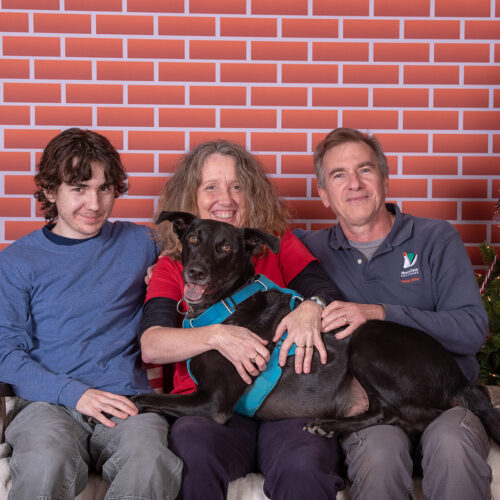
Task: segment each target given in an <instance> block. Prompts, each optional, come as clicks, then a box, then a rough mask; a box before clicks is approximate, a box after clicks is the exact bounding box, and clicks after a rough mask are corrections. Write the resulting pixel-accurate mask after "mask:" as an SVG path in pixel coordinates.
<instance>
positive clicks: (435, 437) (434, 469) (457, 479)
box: [342, 407, 491, 500]
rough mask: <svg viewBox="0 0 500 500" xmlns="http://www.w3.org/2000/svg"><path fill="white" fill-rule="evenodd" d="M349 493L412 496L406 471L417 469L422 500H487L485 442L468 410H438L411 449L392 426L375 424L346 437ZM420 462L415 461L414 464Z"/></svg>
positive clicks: (374, 498)
mask: <svg viewBox="0 0 500 500" xmlns="http://www.w3.org/2000/svg"><path fill="white" fill-rule="evenodd" d="M342 447H343V448H344V451H345V453H346V463H347V466H348V477H349V479H350V481H351V482H352V486H351V490H350V492H349V496H350V498H352V499H354V500H365V499H370V500H387V499H391V500H400V499H401V500H408V499H409V498H413V479H412V473H413V471H414V460H413V459H414V458H415V462H416V463H415V466H416V467H415V468H418V469H419V468H420V467H419V465H421V469H422V473H423V479H422V490H423V493H424V496H425V498H426V499H428V500H487V499H489V498H490V497H491V493H490V482H491V468H490V466H489V465H488V463H487V457H488V452H489V448H490V441H489V438H488V436H487V434H486V431H485V430H484V427H483V425H482V424H481V422H480V420H479V419H478V418H477V417H476V416H475V415H474V414H473V413H472V412H470V411H469V410H466V409H465V408H461V407H455V408H452V409H450V410H447V411H445V412H443V413H442V414H441V415H440V416H439V417H437V418H436V419H435V420H433V421H432V422H431V423H430V424H429V425H428V426H427V428H426V429H425V431H424V433H423V434H422V437H421V439H420V442H419V443H418V445H417V446H416V448H415V449H413V448H412V443H411V442H410V439H409V438H408V436H407V435H406V434H405V433H404V432H403V431H402V430H401V429H400V428H399V427H395V426H392V425H375V426H373V427H367V428H366V429H362V430H361V431H359V432H354V433H352V434H350V435H348V436H347V437H346V438H345V439H344V440H343V441H342ZM417 462H420V463H417Z"/></svg>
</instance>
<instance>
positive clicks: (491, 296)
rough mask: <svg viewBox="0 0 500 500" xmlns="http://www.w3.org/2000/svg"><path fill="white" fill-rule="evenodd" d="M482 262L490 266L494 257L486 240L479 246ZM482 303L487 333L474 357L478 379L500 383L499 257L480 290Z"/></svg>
mask: <svg viewBox="0 0 500 500" xmlns="http://www.w3.org/2000/svg"><path fill="white" fill-rule="evenodd" d="M479 250H480V251H481V257H482V259H483V262H484V264H485V265H486V266H487V267H488V270H489V269H490V268H491V265H492V264H493V261H494V259H495V249H494V248H493V247H492V246H490V245H489V244H488V243H487V242H484V243H481V245H480V246H479ZM486 276H487V272H485V273H484V274H483V275H482V276H479V277H478V284H479V286H481V285H482V284H483V282H484V280H485V279H486ZM482 298H483V304H484V307H485V309H486V312H487V313H488V320H489V334H488V337H487V339H486V342H485V343H484V345H483V347H482V348H481V350H480V351H479V352H478V353H477V355H476V357H477V360H478V361H479V370H480V371H479V380H480V381H481V382H482V383H483V384H489V385H500V258H498V257H497V262H496V264H495V266H494V267H493V269H492V270H491V274H490V275H489V277H488V280H487V282H486V284H485V286H484V290H483V291H482Z"/></svg>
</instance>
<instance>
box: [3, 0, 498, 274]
mask: <svg viewBox="0 0 500 500" xmlns="http://www.w3.org/2000/svg"><path fill="white" fill-rule="evenodd" d="M0 2H1V11H0V28H1V31H2V40H1V46H0V50H1V54H2V58H1V59H0V78H1V87H0V100H1V102H0V248H3V247H5V246H6V245H8V244H9V242H12V241H13V240H15V239H17V238H19V237H20V236H22V235H23V234H25V233H27V232H29V231H31V230H33V229H34V228H38V227H40V226H41V225H42V224H43V219H42V218H41V217H40V214H39V212H38V211H37V207H36V204H35V201H34V199H33V197H32V193H33V184H32V176H33V173H34V172H35V165H36V163H37V161H38V159H39V156H40V153H41V150H42V149H43V147H44V146H45V144H46V143H47V142H48V141H49V139H50V138H51V137H53V136H54V135H56V134H57V133H58V132H59V131H61V130H62V129H64V128H67V127H70V126H79V127H85V128H91V129H93V130H96V131H99V132H101V133H103V134H104V135H106V136H107V137H108V138H110V140H111V141H112V142H113V144H114V145H115V146H116V147H117V149H118V150H119V151H120V153H121V154H122V156H123V159H124V163H125V165H126V167H127V170H128V172H129V174H130V189H129V194H128V196H126V197H124V198H123V199H120V200H118V201H117V203H116V206H115V210H114V213H113V216H114V217H119V218H125V219H131V220H135V221H137V222H143V223H149V222H150V221H151V218H152V214H153V211H154V208H155V201H156V198H155V197H156V195H157V194H158V192H159V190H160V188H161V186H162V185H163V183H164V181H165V179H166V178H168V175H169V173H170V172H171V171H172V169H173V168H175V162H176V160H177V159H178V157H179V156H180V155H181V154H182V153H183V152H184V151H186V150H187V149H189V148H190V147H192V146H193V145H195V144H196V143H198V142H200V141H203V140H205V139H210V138H214V137H224V138H227V139H230V140H234V141H237V142H240V143H242V144H244V145H245V146H247V147H248V148H249V149H250V150H251V151H253V152H254V153H256V154H257V155H258V156H259V157H260V159H261V160H262V162H263V164H264V165H265V168H266V170H267V172H268V173H269V175H270V176H271V177H272V178H273V181H274V182H275V183H276V185H277V186H278V188H279V190H280V192H281V194H282V196H284V197H285V198H286V199H287V200H289V203H290V205H291V207H292V209H293V211H294V215H295V222H296V223H297V224H300V225H302V226H307V227H312V228H317V227H321V226H324V225H325V224H329V223H331V222H333V220H332V218H331V217H332V215H331V213H330V212H329V211H328V210H325V209H324V208H323V206H322V204H321V203H320V201H319V198H318V195H317V192H316V183H315V179H314V174H313V170H312V161H311V154H312V151H313V149H314V146H315V144H316V143H317V142H318V141H319V140H320V139H321V138H322V137H323V136H324V135H325V133H326V132H328V131H329V130H331V129H333V128H335V127H337V126H348V127H355V128H360V129H363V130H367V131H370V132H373V133H375V134H376V135H377V136H378V138H379V139H380V140H381V142H382V145H383V146H384V149H385V151H386V152H387V154H388V157H389V161H390V168H391V181H390V199H391V200H393V201H395V202H397V203H398V204H399V205H400V206H401V208H402V209H403V210H405V211H410V212H412V213H415V214H418V215H423V216H429V217H439V218H443V219H447V220H449V221H451V222H452V223H453V224H454V225H455V227H456V228H457V229H458V230H459V231H460V234H461V235H462V238H463V240H464V242H465V244H466V245H467V248H468V250H469V252H470V255H471V258H472V261H473V263H474V264H479V263H480V257H479V252H478V248H477V245H478V243H479V242H481V241H483V240H485V239H488V240H489V241H491V242H493V243H494V244H496V246H497V247H498V249H499V251H500V229H498V228H497V227H496V226H495V225H494V224H493V222H492V221H491V217H492V214H493V207H494V200H496V199H497V198H498V196H499V195H500V194H499V190H500V65H499V63H500V0H473V1H472V0H412V1H401V0H348V1H346V0H0Z"/></svg>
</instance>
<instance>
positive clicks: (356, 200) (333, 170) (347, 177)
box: [318, 142, 389, 230]
mask: <svg viewBox="0 0 500 500" xmlns="http://www.w3.org/2000/svg"><path fill="white" fill-rule="evenodd" d="M323 166H324V171H325V187H324V189H322V188H318V192H319V194H320V196H321V200H322V201H323V204H324V205H325V206H327V207H330V208H331V209H332V210H333V211H334V212H335V213H336V214H337V217H338V219H339V221H340V223H341V224H342V226H343V227H344V226H345V227H346V228H347V229H350V230H353V229H355V228H363V227H365V226H370V225H373V224H374V223H377V222H378V220H379V219H380V218H383V217H384V216H385V215H386V209H385V196H386V194H387V191H388V187H389V183H388V180H387V179H386V178H384V177H383V176H382V174H381V172H380V169H379V167H378V166H377V158H376V156H375V153H374V151H373V150H372V149H371V148H370V146H368V145H367V144H365V143H364V142H347V143H345V144H341V145H340V146H336V147H334V148H332V149H330V150H329V151H327V153H326V154H325V156H324V158H323Z"/></svg>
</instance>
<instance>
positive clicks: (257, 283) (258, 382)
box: [182, 274, 304, 417]
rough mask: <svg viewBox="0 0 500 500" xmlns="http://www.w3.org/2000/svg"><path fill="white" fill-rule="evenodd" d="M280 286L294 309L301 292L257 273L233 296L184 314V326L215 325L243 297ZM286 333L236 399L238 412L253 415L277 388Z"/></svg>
mask: <svg viewBox="0 0 500 500" xmlns="http://www.w3.org/2000/svg"><path fill="white" fill-rule="evenodd" d="M269 289H271V290H280V291H281V292H283V293H287V294H289V295H291V298H290V310H291V311H293V310H294V309H295V308H296V307H297V305H298V302H302V300H304V299H303V297H302V295H300V294H298V293H297V292H295V291H294V290H290V289H289V288H282V287H280V286H278V285H277V284H276V283H274V282H273V281H271V280H270V279H269V278H267V277H266V276H263V275H261V274H258V275H256V276H255V280H254V281H252V283H250V284H248V285H247V286H245V287H243V288H242V289H240V290H238V291H237V292H236V293H234V294H233V295H231V296H230V297H226V298H225V299H223V300H221V301H219V302H217V303H216V304H213V305H212V306H211V307H209V308H208V309H207V310H206V311H204V312H203V313H202V314H200V315H199V316H197V317H196V318H191V319H187V318H185V319H184V321H183V322H182V327H183V328H194V327H199V326H207V325H213V324H216V323H222V322H223V321H225V320H226V319H227V318H229V316H231V314H233V313H234V311H235V309H236V306H237V305H238V304H241V302H243V301H244V300H246V299H248V298H249V297H251V296H252V295H254V294H256V293H257V292H259V291H266V290H269ZM287 333H288V332H285V333H284V334H283V336H282V337H281V339H280V340H278V342H277V343H276V345H275V347H274V349H273V352H272V353H271V357H270V359H269V362H268V363H267V365H266V369H265V370H264V371H263V372H261V373H260V374H259V375H258V376H257V377H256V378H255V380H254V382H253V384H252V385H251V386H249V387H248V389H247V390H246V391H245V394H243V396H242V397H241V398H240V400H239V401H238V402H237V403H236V406H235V407H234V412H235V413H238V414H239V415H243V416H247V417H253V416H254V415H255V413H256V412H257V410H258V409H259V408H260V406H261V405H262V403H263V402H264V400H265V399H266V398H267V396H268V395H269V394H270V392H271V391H272V390H273V389H274V387H275V386H276V384H277V383H278V380H279V379H280V377H281V374H282V372H283V370H282V368H281V366H280V365H279V363H278V361H279V353H280V349H281V346H282V345H283V341H284V340H285V339H286V337H287ZM295 348H296V345H295V344H293V345H292V347H291V348H290V350H289V351H288V356H293V355H294V354H295ZM186 366H187V370H188V373H189V375H190V377H191V378H192V379H193V381H194V382H195V384H196V385H198V381H197V380H196V378H195V377H194V376H193V374H192V372H191V359H188V360H187V361H186Z"/></svg>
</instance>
